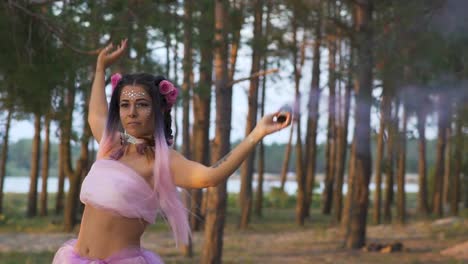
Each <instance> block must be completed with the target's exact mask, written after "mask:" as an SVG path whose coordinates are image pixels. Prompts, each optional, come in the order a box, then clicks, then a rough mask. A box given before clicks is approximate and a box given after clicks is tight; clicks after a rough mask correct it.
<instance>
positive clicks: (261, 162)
mask: <svg viewBox="0 0 468 264" xmlns="http://www.w3.org/2000/svg"><path fill="white" fill-rule="evenodd" d="M271 8H272V1H271V0H267V11H266V12H267V14H266V21H265V23H266V26H265V34H264V37H263V41H262V49H263V51H264V53H263V62H262V68H263V71H264V72H265V71H266V70H267V67H268V57H267V54H265V52H266V46H267V43H268V41H267V38H268V36H269V34H270V30H271V23H270V14H271ZM266 84H267V77H266V76H263V78H262V92H261V99H260V105H261V107H260V118H261V117H262V116H263V115H265V102H266V99H265V98H266V97H265V96H266ZM258 156H259V157H258V181H257V192H256V196H257V197H256V199H255V213H256V215H257V216H262V208H263V177H264V171H265V146H264V145H263V139H262V140H260V144H259V146H258Z"/></svg>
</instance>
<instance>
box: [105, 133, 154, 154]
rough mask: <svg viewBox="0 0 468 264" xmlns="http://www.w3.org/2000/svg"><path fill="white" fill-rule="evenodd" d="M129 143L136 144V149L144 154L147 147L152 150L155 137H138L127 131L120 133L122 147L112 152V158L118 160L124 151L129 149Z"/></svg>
mask: <svg viewBox="0 0 468 264" xmlns="http://www.w3.org/2000/svg"><path fill="white" fill-rule="evenodd" d="M129 144H133V145H135V146H136V151H137V152H138V153H139V154H141V155H144V154H145V150H146V149H147V148H149V149H150V150H152V148H151V147H152V146H154V139H143V138H136V137H134V136H132V135H129V134H127V133H126V132H124V133H120V145H121V147H120V148H119V149H117V150H115V151H114V152H113V153H112V154H111V156H110V157H111V158H112V159H114V160H118V159H120V158H121V157H122V156H123V155H124V153H125V152H126V150H127V147H128V145H129Z"/></svg>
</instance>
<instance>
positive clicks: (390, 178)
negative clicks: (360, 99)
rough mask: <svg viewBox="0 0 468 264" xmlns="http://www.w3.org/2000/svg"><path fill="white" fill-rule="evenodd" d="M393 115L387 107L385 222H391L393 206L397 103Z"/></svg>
mask: <svg viewBox="0 0 468 264" xmlns="http://www.w3.org/2000/svg"><path fill="white" fill-rule="evenodd" d="M393 110H394V113H393V114H391V112H392V109H391V105H389V110H388V111H389V112H390V117H389V121H388V124H387V127H388V143H387V162H386V164H387V173H386V176H385V201H384V219H385V221H386V222H388V223H389V222H391V221H392V204H393V196H394V191H393V185H394V174H395V173H394V169H393V167H394V161H395V140H396V135H397V120H398V103H395V107H394V109H393Z"/></svg>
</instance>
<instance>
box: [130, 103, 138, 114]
mask: <svg viewBox="0 0 468 264" xmlns="http://www.w3.org/2000/svg"><path fill="white" fill-rule="evenodd" d="M129 116H131V117H136V116H137V109H136V105H132V106H130V112H129Z"/></svg>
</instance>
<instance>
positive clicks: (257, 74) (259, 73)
mask: <svg viewBox="0 0 468 264" xmlns="http://www.w3.org/2000/svg"><path fill="white" fill-rule="evenodd" d="M278 71H279V70H278V69H271V70H267V71H259V72H257V73H255V74H253V75H251V76H249V77H245V78H240V79H237V80H233V81H232V82H230V83H228V84H227V85H228V86H232V85H234V84H236V83H239V82H243V81H247V80H250V79H253V78H258V77H260V76H265V75H268V74H272V73H275V72H278Z"/></svg>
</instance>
